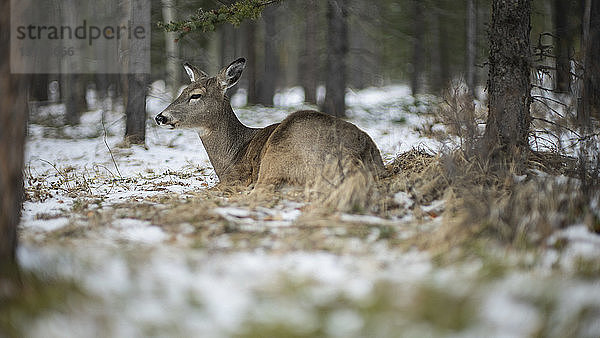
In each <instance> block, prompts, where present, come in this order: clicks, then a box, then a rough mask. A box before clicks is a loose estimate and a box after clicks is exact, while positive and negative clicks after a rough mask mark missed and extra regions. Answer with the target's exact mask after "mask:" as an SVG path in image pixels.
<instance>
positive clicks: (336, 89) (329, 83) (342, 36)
mask: <svg viewBox="0 0 600 338" xmlns="http://www.w3.org/2000/svg"><path fill="white" fill-rule="evenodd" d="M347 2H348V0H327V69H326V71H325V73H326V76H327V78H326V81H325V102H323V107H322V108H323V111H324V112H325V113H327V114H330V115H333V116H338V117H344V116H346V102H345V97H346V57H347V55H348V25H347V16H348V7H347V6H348V3H347Z"/></svg>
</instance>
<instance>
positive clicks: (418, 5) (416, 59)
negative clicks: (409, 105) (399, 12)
mask: <svg viewBox="0 0 600 338" xmlns="http://www.w3.org/2000/svg"><path fill="white" fill-rule="evenodd" d="M412 13H413V19H414V23H413V34H412V43H411V44H412V60H411V68H410V70H409V72H410V89H411V91H412V94H413V95H415V94H418V93H420V92H421V90H422V88H421V76H422V74H423V57H424V51H423V32H424V27H425V23H424V20H423V17H424V15H425V13H424V11H423V2H422V1H421V0H412Z"/></svg>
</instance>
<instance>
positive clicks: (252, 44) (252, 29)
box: [244, 22, 258, 104]
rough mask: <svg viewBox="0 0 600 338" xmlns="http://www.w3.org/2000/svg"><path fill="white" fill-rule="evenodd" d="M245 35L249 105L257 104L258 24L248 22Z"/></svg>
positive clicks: (245, 75) (245, 73) (245, 74)
mask: <svg viewBox="0 0 600 338" xmlns="http://www.w3.org/2000/svg"><path fill="white" fill-rule="evenodd" d="M244 28H245V29H244V33H245V34H244V35H245V37H246V38H245V39H244V40H245V50H246V70H245V71H244V77H245V78H246V81H247V82H248V87H247V90H248V97H247V102H248V104H256V103H257V101H258V99H257V95H256V94H257V92H256V90H257V88H256V24H255V23H253V22H248V23H246V24H245V26H244Z"/></svg>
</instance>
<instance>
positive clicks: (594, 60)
mask: <svg viewBox="0 0 600 338" xmlns="http://www.w3.org/2000/svg"><path fill="white" fill-rule="evenodd" d="M585 16H586V17H585V20H584V38H583V40H584V43H583V45H584V53H585V54H584V76H583V110H584V114H585V115H586V116H594V117H597V118H600V0H587V2H586V13H585Z"/></svg>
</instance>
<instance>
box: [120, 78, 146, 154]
mask: <svg viewBox="0 0 600 338" xmlns="http://www.w3.org/2000/svg"><path fill="white" fill-rule="evenodd" d="M146 79H147V75H146V74H128V75H127V113H126V114H127V122H126V125H125V139H126V140H127V141H128V142H130V143H133V144H144V143H145V140H146V82H147V80H146Z"/></svg>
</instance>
